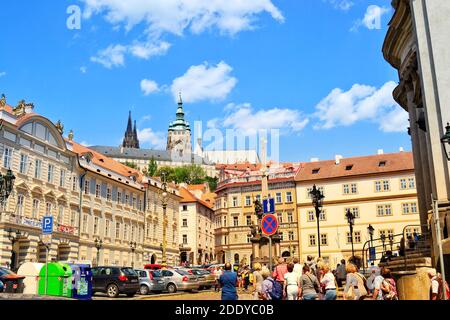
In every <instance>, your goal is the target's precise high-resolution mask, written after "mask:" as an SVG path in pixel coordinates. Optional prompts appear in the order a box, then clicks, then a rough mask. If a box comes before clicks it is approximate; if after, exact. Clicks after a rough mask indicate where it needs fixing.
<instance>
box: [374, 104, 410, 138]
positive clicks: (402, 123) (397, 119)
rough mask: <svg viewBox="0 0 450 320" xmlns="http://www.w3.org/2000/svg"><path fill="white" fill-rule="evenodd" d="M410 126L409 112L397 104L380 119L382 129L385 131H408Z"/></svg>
mask: <svg viewBox="0 0 450 320" xmlns="http://www.w3.org/2000/svg"><path fill="white" fill-rule="evenodd" d="M408 127H409V117H408V113H407V112H406V111H405V110H403V109H402V108H401V107H400V106H397V107H396V108H395V109H394V110H392V111H390V112H389V113H388V114H386V115H385V116H383V117H382V118H381V120H380V130H381V131H384V132H406V130H407V128H408Z"/></svg>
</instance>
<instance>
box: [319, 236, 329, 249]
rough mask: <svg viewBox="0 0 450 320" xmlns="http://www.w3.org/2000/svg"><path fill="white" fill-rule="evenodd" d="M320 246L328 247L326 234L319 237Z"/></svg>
mask: <svg viewBox="0 0 450 320" xmlns="http://www.w3.org/2000/svg"><path fill="white" fill-rule="evenodd" d="M320 245H321V246H327V245H328V235H327V234H321V235H320Z"/></svg>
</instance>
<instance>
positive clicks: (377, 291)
mask: <svg viewBox="0 0 450 320" xmlns="http://www.w3.org/2000/svg"><path fill="white" fill-rule="evenodd" d="M382 274H383V269H381V274H379V275H377V276H376V277H375V279H374V280H373V298H374V299H375V300H384V299H383V291H382V290H381V285H382V284H383V281H384V277H383V276H382Z"/></svg>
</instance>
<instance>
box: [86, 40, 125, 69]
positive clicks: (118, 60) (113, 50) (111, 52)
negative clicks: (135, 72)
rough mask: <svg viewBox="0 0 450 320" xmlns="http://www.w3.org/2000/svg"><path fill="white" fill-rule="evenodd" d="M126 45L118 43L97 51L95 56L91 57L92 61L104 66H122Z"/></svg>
mask: <svg viewBox="0 0 450 320" xmlns="http://www.w3.org/2000/svg"><path fill="white" fill-rule="evenodd" d="M126 51H127V47H125V46H122V45H120V44H117V45H110V46H109V47H108V48H106V49H104V50H101V51H99V52H98V54H97V56H95V57H91V61H92V62H96V63H99V64H101V65H103V66H104V67H105V68H108V69H111V68H112V67H117V66H123V65H124V62H125V53H126Z"/></svg>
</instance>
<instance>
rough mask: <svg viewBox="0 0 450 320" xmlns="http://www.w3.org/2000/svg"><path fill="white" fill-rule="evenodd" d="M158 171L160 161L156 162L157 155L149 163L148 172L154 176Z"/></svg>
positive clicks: (150, 175)
mask: <svg viewBox="0 0 450 320" xmlns="http://www.w3.org/2000/svg"><path fill="white" fill-rule="evenodd" d="M157 172H158V163H157V162H156V160H155V157H152V159H151V160H150V162H149V163H148V167H147V172H146V173H147V175H148V176H149V177H154V176H155V175H156V173H157Z"/></svg>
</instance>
